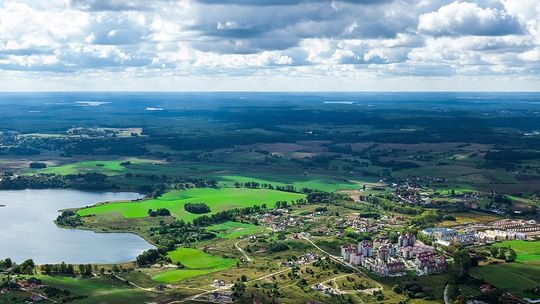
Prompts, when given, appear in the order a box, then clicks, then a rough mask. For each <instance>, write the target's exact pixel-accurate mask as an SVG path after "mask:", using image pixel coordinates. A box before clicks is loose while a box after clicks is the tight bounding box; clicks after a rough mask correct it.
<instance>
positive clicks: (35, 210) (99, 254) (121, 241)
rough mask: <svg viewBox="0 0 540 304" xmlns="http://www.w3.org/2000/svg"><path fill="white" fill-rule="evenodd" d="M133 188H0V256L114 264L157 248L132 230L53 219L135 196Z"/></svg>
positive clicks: (48, 260) (49, 261)
mask: <svg viewBox="0 0 540 304" xmlns="http://www.w3.org/2000/svg"><path fill="white" fill-rule="evenodd" d="M140 197H142V196H141V195H140V194H138V193H130V192H85V191H77V190H65V189H46V190H1V191H0V259H4V258H7V257H9V258H11V259H12V260H13V261H15V262H17V263H20V262H22V261H24V260H26V259H33V260H34V262H36V263H38V264H46V263H51V264H52V263H60V262H62V261H64V262H66V263H71V264H83V263H84V264H90V263H92V264H94V263H100V264H105V263H106V264H113V263H122V262H129V261H133V260H135V258H136V257H137V255H139V254H140V253H142V252H143V251H144V250H147V249H151V248H154V246H152V245H151V244H149V243H148V242H146V241H145V240H143V239H142V238H141V237H139V236H137V235H135V234H131V233H95V232H92V231H85V230H77V229H64V228H59V227H57V226H56V224H55V223H54V220H55V219H56V217H57V216H58V215H59V211H58V210H61V209H66V208H75V207H83V206H88V205H93V204H95V203H98V202H105V201H117V200H133V199H137V198H140Z"/></svg>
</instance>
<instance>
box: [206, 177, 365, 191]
mask: <svg viewBox="0 0 540 304" xmlns="http://www.w3.org/2000/svg"><path fill="white" fill-rule="evenodd" d="M217 179H218V181H219V184H220V185H222V186H225V187H232V186H233V185H234V183H235V182H239V183H247V182H257V183H260V184H272V185H273V186H286V185H291V186H294V187H295V188H296V189H297V190H300V189H302V188H309V189H316V190H322V191H329V192H330V191H336V190H354V189H358V188H359V185H358V184H357V183H355V182H351V181H346V180H337V179H333V178H331V177H328V176H317V175H316V176H311V175H310V176H286V175H274V176H256V175H253V176H243V175H221V176H218V177H217Z"/></svg>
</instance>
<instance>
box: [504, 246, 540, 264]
mask: <svg viewBox="0 0 540 304" xmlns="http://www.w3.org/2000/svg"><path fill="white" fill-rule="evenodd" d="M494 246H497V247H510V248H512V249H513V250H514V251H516V253H517V261H518V262H526V261H536V260H538V261H540V242H528V241H504V242H501V243H496V244H494Z"/></svg>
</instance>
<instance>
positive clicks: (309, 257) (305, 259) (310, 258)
mask: <svg viewBox="0 0 540 304" xmlns="http://www.w3.org/2000/svg"><path fill="white" fill-rule="evenodd" d="M318 259H319V256H318V255H317V254H316V253H314V252H312V251H310V252H308V253H306V254H304V255H303V256H301V257H300V258H298V260H296V261H288V262H285V261H281V262H280V263H279V266H280V267H294V266H297V265H306V264H311V263H313V262H315V261H316V260H318Z"/></svg>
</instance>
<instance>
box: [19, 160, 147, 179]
mask: <svg viewBox="0 0 540 304" xmlns="http://www.w3.org/2000/svg"><path fill="white" fill-rule="evenodd" d="M124 161H130V162H131V165H129V166H121V165H120V163H121V162H124ZM152 162H153V161H151V160H144V159H139V158H130V159H125V160H96V161H81V162H75V163H68V164H64V165H59V166H52V167H47V168H44V169H25V170H24V173H27V174H35V173H49V174H59V175H67V174H85V173H91V172H95V173H102V174H106V175H110V176H112V175H118V174H123V173H126V172H128V171H137V170H138V171H147V170H144V169H149V167H152V166H154V167H155V165H152Z"/></svg>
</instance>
